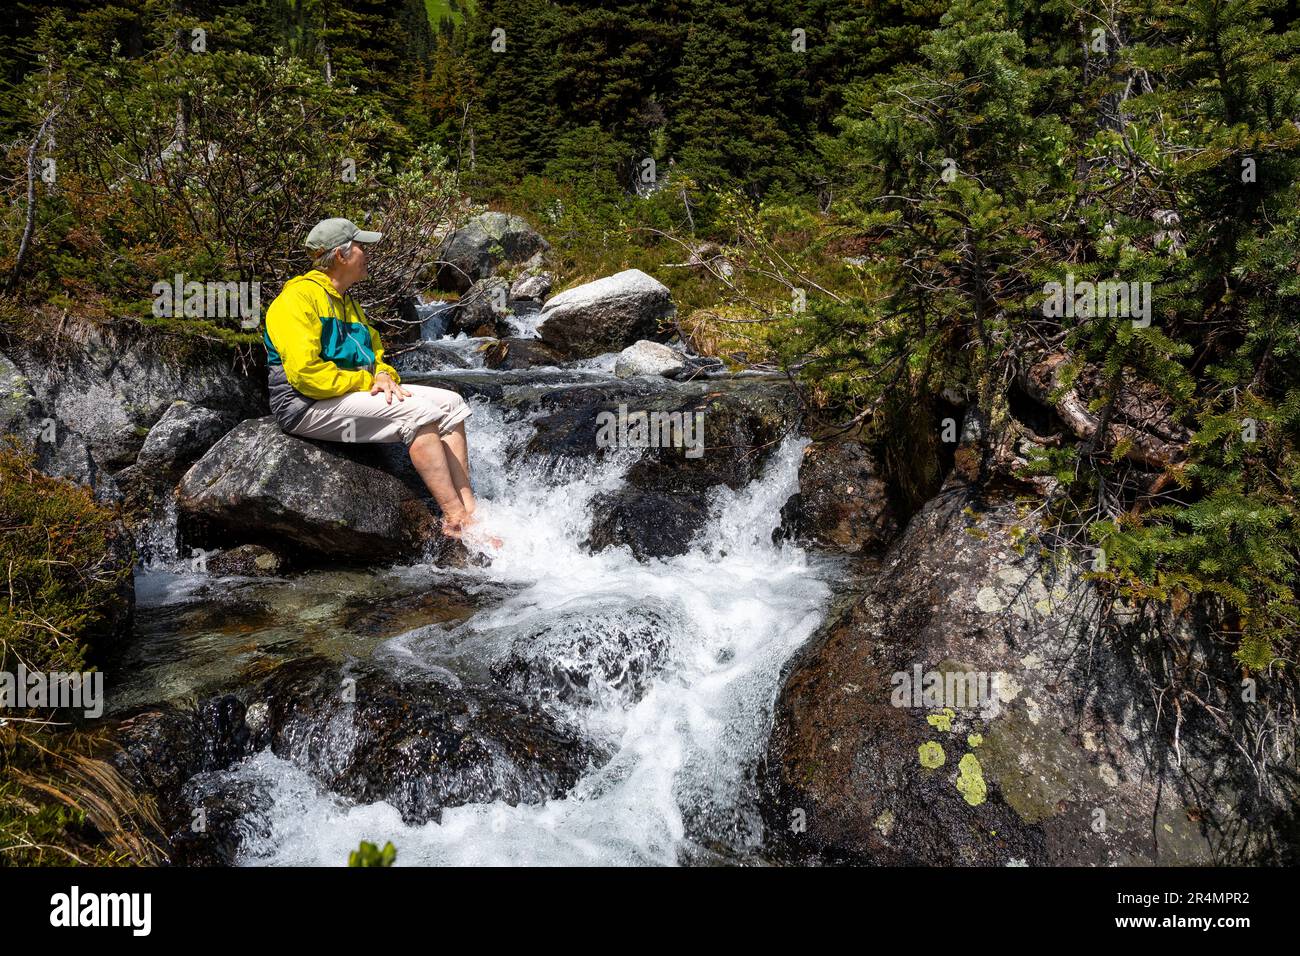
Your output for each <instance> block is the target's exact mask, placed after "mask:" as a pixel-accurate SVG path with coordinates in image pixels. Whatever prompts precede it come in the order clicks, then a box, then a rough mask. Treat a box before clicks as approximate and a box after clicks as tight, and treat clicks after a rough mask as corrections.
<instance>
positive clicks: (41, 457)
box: [0, 355, 120, 500]
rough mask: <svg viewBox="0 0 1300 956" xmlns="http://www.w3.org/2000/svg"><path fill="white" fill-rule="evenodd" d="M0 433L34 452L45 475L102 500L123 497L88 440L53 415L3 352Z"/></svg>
mask: <svg viewBox="0 0 1300 956" xmlns="http://www.w3.org/2000/svg"><path fill="white" fill-rule="evenodd" d="M0 434H2V435H4V436H7V437H12V438H14V439H16V440H17V442H18V444H19V445H20V446H21V447H23V448H25V449H26V450H28V451H30V452H32V453H33V454H34V455H35V456H36V467H37V468H39V469H40V470H41V471H42V472H44V473H45V474H47V475H50V476H52V477H54V478H67V479H68V480H70V481H74V482H76V483H77V484H79V485H86V486H88V487H90V488H92V489H94V491H95V494H96V496H97V497H99V498H101V499H106V500H116V499H117V498H118V497H120V495H119V491H118V487H117V483H116V482H115V481H114V480H113V478H112V476H111V475H109V474H108V473H107V472H106V471H104V470H103V469H101V468H100V467H99V466H98V464H97V462H96V461H95V459H94V457H93V456H92V455H91V451H90V446H89V445H88V444H87V443H86V440H85V439H84V438H83V437H82V436H81V435H80V434H78V433H77V432H75V431H73V430H72V429H71V428H69V427H68V426H67V425H66V424H64V423H63V422H61V421H59V420H57V419H56V418H55V417H54V416H53V414H52V413H51V412H50V411H49V410H48V409H47V408H46V407H45V404H44V403H43V402H42V401H41V400H40V398H39V397H38V395H37V394H36V391H35V390H34V389H33V388H32V383H31V381H30V379H29V378H28V377H27V375H26V374H25V373H24V372H23V370H22V369H21V368H19V367H18V365H16V364H15V363H14V362H12V361H10V360H9V359H8V358H7V357H6V356H4V355H0Z"/></svg>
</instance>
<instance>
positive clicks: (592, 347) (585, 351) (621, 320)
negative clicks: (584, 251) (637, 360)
mask: <svg viewBox="0 0 1300 956" xmlns="http://www.w3.org/2000/svg"><path fill="white" fill-rule="evenodd" d="M676 315H677V308H676V306H674V305H673V299H672V293H670V292H669V291H668V287H667V286H666V285H664V284H663V283H662V282H660V281H659V280H658V279H654V278H652V277H651V276H648V275H646V274H645V273H644V272H642V271H641V270H640V269H628V270H626V271H624V272H620V273H618V274H617V275H612V276H606V277H605V278H603V279H597V280H596V281H595V282H588V283H585V284H583V285H580V286H576V287H574V288H572V289H567V290H565V291H564V292H561V293H560V294H558V295H555V296H552V297H551V298H550V299H549V300H548V301H547V303H546V306H545V308H544V309H543V310H542V313H541V315H540V316H539V319H538V321H539V323H540V325H539V330H540V332H541V336H542V341H543V342H545V343H546V344H547V345H549V346H551V347H552V348H554V349H557V350H559V351H560V352H562V353H564V354H565V355H567V356H568V357H570V358H590V357H592V356H594V355H600V354H601V353H602V352H613V351H619V350H621V349H624V348H626V347H627V346H629V345H632V344H634V343H635V342H637V341H638V340H639V339H657V338H663V337H665V334H666V333H665V332H664V331H663V328H662V327H663V326H664V325H665V324H667V323H670V322H671V321H672V319H673V318H674V317H675V316H676Z"/></svg>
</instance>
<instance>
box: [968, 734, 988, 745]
mask: <svg viewBox="0 0 1300 956" xmlns="http://www.w3.org/2000/svg"><path fill="white" fill-rule="evenodd" d="M966 743H968V744H970V745H971V746H972V747H978V746H979V745H980V744H982V743H984V735H983V734H968V735H967V737H966Z"/></svg>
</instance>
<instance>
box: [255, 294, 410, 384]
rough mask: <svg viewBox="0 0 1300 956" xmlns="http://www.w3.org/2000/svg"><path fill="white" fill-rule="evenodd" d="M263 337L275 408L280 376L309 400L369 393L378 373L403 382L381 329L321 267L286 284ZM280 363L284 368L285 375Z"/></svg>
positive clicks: (271, 309) (269, 318)
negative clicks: (389, 358) (387, 359)
mask: <svg viewBox="0 0 1300 956" xmlns="http://www.w3.org/2000/svg"><path fill="white" fill-rule="evenodd" d="M262 338H263V344H265V345H266V355H267V362H268V364H269V365H270V366H271V373H272V374H271V376H270V385H271V392H272V394H271V403H272V406H273V407H274V406H275V405H276V404H277V402H276V397H277V396H276V394H275V392H276V387H277V384H279V383H278V382H277V380H278V379H279V380H280V381H287V384H288V385H289V386H291V387H292V388H293V390H294V391H296V392H297V393H298V394H299V395H301V396H304V397H306V398H308V399H322V398H333V397H334V396H336V395H346V394H348V393H349V392H363V391H369V390H370V388H371V386H372V385H374V381H375V375H377V374H378V373H380V372H387V373H388V374H389V375H390V376H392V379H393V381H394V382H400V381H401V378H400V376H398V374H397V370H396V369H395V368H393V367H392V366H391V365H389V364H387V363H386V362H385V361H384V347H383V345H382V344H381V343H380V341H379V333H378V332H376V331H375V330H374V329H372V328H371V327H370V326H369V325H368V324H367V323H366V316H365V313H364V312H362V311H361V306H359V305H358V304H357V303H356V301H355V300H353V298H352V297H351V296H348V295H344V296H340V295H339V294H338V292H337V291H335V289H334V286H333V284H331V282H330V280H329V277H328V276H326V275H325V273H323V272H321V271H319V270H318V269H313V270H311V271H310V272H308V273H307V274H306V275H300V276H297V277H295V278H293V279H290V280H289V281H288V282H286V283H285V285H284V288H283V289H282V290H281V291H280V294H279V295H278V296H276V297H275V301H274V302H272V303H271V307H270V308H269V309H267V312H266V327H265V328H264V329H263V331H262ZM276 366H281V367H282V369H283V379H281V376H280V375H277V374H276V372H277V371H278V370H277V369H276Z"/></svg>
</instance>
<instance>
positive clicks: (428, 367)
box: [391, 342, 470, 376]
mask: <svg viewBox="0 0 1300 956" xmlns="http://www.w3.org/2000/svg"><path fill="white" fill-rule="evenodd" d="M391 361H392V363H393V368H395V369H397V374H399V375H403V376H405V375H423V374H426V373H428V372H443V371H446V370H447V369H457V368H469V367H470V363H469V360H468V359H466V358H465V357H464V356H463V355H461V354H460V353H459V352H457V351H456V350H455V349H453V348H448V347H447V346H445V345H440V344H439V343H437V342H420V343H418V344H416V345H414V346H412V347H411V348H408V349H406V350H405V351H403V352H402V353H401V354H400V355H395V356H392V357H391Z"/></svg>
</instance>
